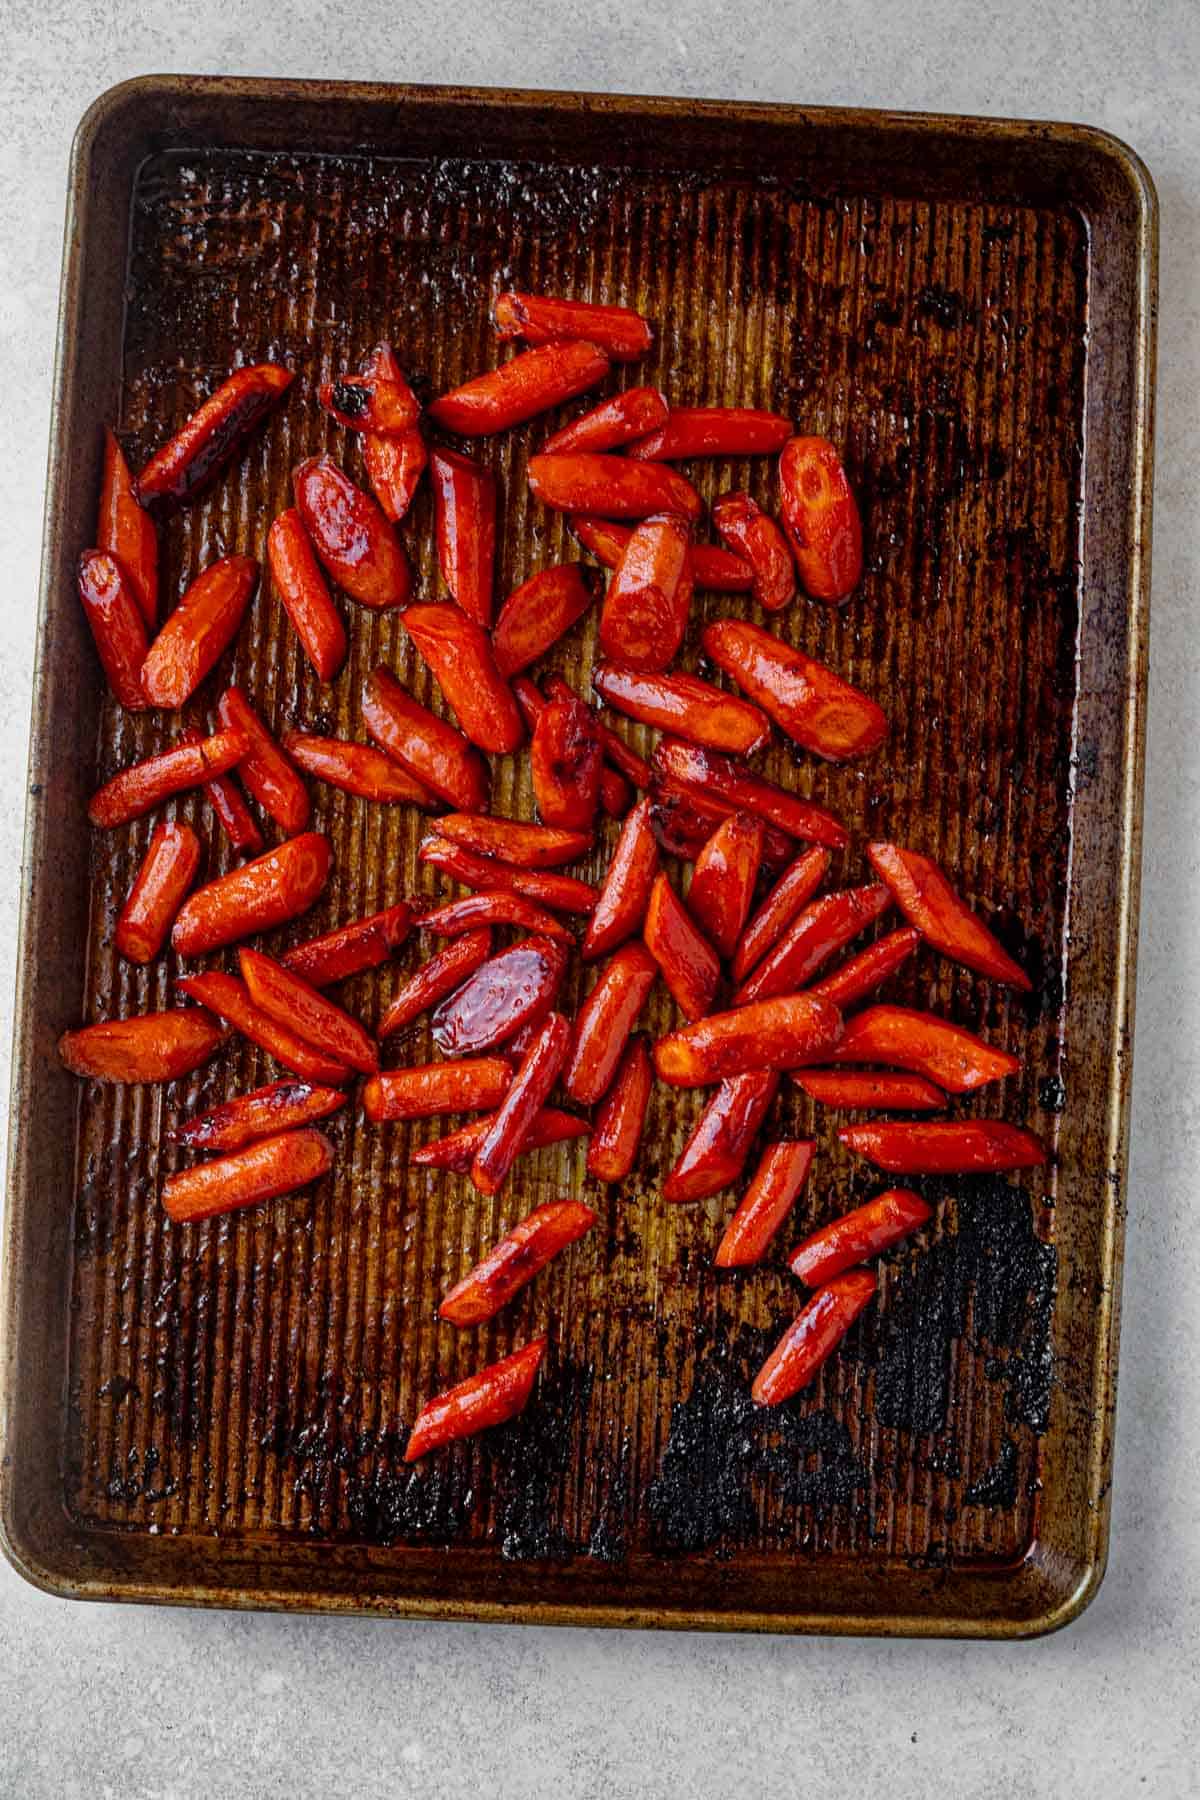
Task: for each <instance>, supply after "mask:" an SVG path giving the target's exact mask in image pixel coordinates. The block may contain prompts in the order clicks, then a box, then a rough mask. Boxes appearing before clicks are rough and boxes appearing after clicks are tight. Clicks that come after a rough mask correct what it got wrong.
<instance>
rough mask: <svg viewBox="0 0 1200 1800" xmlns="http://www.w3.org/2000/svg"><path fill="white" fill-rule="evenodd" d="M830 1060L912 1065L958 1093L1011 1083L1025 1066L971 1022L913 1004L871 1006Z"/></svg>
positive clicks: (897, 1066) (851, 1026)
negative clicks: (969, 1027)
mask: <svg viewBox="0 0 1200 1800" xmlns="http://www.w3.org/2000/svg"><path fill="white" fill-rule="evenodd" d="M830 1060H831V1061H833V1062H847V1063H883V1064H885V1065H890V1066H891V1067H892V1068H894V1069H909V1070H911V1071H912V1073H913V1074H914V1075H924V1076H925V1077H926V1078H927V1079H928V1080H930V1081H936V1082H937V1083H938V1084H939V1086H941V1087H944V1088H949V1090H950V1092H951V1093H952V1094H969V1093H973V1092H974V1090H975V1089H976V1088H979V1087H985V1086H986V1085H987V1083H988V1082H989V1081H1006V1080H1007V1079H1008V1077H1009V1076H1010V1075H1015V1074H1017V1072H1018V1071H1019V1069H1020V1067H1021V1059H1020V1057H1019V1056H1011V1055H1010V1054H1009V1052H1008V1051H1007V1050H996V1049H994V1048H993V1047H992V1045H991V1044H985V1043H984V1041H983V1039H982V1038H980V1037H976V1035H975V1033H974V1032H973V1031H968V1030H967V1028H966V1026H965V1025H956V1024H954V1022H953V1021H952V1020H951V1019H941V1018H939V1017H938V1015H937V1014H936V1013H929V1012H917V1011H916V1010H915V1009H914V1008H912V1007H909V1006H869V1007H868V1008H867V1010H866V1011H865V1012H860V1013H856V1014H855V1016H854V1018H852V1019H849V1020H847V1023H846V1031H845V1036H844V1037H843V1039H842V1041H841V1043H840V1044H839V1045H838V1047H837V1049H836V1051H835V1052H834V1053H833V1056H832V1057H831V1059H830Z"/></svg>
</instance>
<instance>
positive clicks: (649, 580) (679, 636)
mask: <svg viewBox="0 0 1200 1800" xmlns="http://www.w3.org/2000/svg"><path fill="white" fill-rule="evenodd" d="M691 605H692V559H691V533H690V530H689V528H688V524H687V521H686V520H684V519H681V518H678V517H677V516H673V515H671V514H667V513H661V514H654V515H652V516H651V517H650V518H648V519H643V520H642V522H641V524H640V525H637V526H636V527H635V528H634V530H633V532H632V534H631V536H630V539H629V542H628V543H627V544H626V546H625V548H624V550H623V551H622V552H621V560H620V562H619V563H618V564H617V566H616V568H615V569H614V570H613V576H612V580H611V581H610V582H609V584H608V592H607V593H606V594H605V596H604V605H603V607H602V608H601V611H600V638H599V641H600V649H601V652H602V653H603V654H604V655H605V656H607V657H612V658H613V659H614V660H615V661H616V662H621V663H627V664H629V666H630V667H631V668H635V669H665V668H667V667H668V666H669V665H670V663H671V662H672V661H673V660H674V658H675V656H676V654H677V652H678V650H679V646H680V644H682V642H683V639H684V634H685V632H686V631H687V623H688V614H689V613H690V611H691Z"/></svg>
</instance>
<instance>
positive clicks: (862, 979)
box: [734, 925, 921, 1012]
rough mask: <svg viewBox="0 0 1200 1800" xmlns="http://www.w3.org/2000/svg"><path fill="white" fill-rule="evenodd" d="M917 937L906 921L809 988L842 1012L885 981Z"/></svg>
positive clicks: (911, 951)
mask: <svg viewBox="0 0 1200 1800" xmlns="http://www.w3.org/2000/svg"><path fill="white" fill-rule="evenodd" d="M920 941H921V936H920V933H919V932H918V931H915V930H914V929H913V927H912V926H911V925H906V926H905V927H904V928H903V930H901V931H891V932H889V933H888V935H887V937H881V938H876V940H875V942H874V943H873V944H868V945H867V947H866V949H865V950H860V951H859V953H858V955H857V956H852V957H850V958H849V959H848V960H847V961H846V962H844V963H842V964H841V965H840V967H838V968H836V969H835V970H834V971H833V973H832V975H826V976H825V977H824V979H823V980H821V981H816V982H814V983H813V985H812V987H810V988H809V990H808V991H809V993H810V994H816V995H818V996H819V997H820V998H821V999H822V1000H832V1001H833V1004H834V1005H835V1006H840V1007H841V1009H842V1011H843V1012H844V1011H845V1010H846V1008H847V1007H849V1006H853V1004H854V1002H855V1001H856V1000H862V999H864V998H865V996H866V995H867V994H871V993H874V991H875V989H876V988H877V987H878V986H879V985H880V983H881V982H883V981H886V980H887V978H888V976H889V975H891V974H894V972H895V971H896V970H897V969H898V968H899V967H900V965H901V963H903V962H906V961H907V960H908V958H909V957H910V956H911V955H912V953H913V951H914V950H915V949H916V947H917V945H918V944H919V943H920ZM734 973H735V974H736V973H737V971H736V970H735V971H734Z"/></svg>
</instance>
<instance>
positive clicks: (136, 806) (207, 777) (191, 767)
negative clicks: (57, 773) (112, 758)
mask: <svg viewBox="0 0 1200 1800" xmlns="http://www.w3.org/2000/svg"><path fill="white" fill-rule="evenodd" d="M247 747H248V746H247V744H246V740H245V738H244V737H243V736H242V734H241V732H240V731H216V732H214V733H213V735H212V736H211V737H207V738H201V739H200V740H199V741H198V742H196V743H187V742H183V743H179V744H176V745H175V747H174V749H172V750H161V751H160V752H159V753H158V755H157V756H148V757H147V758H146V760H145V762H139V763H131V764H130V766H129V768H127V769H122V770H121V771H120V773H119V774H116V775H114V776H113V778H112V780H111V781H106V782H105V784H104V786H103V787H101V788H97V789H96V792H95V793H94V794H93V795H92V797H91V799H90V800H89V801H88V818H89V819H90V820H91V822H92V824H93V825H102V826H108V827H112V826H114V825H124V824H126V823H127V822H128V821H129V820H130V819H138V818H140V817H141V816H142V814H143V813H148V812H150V811H151V809H152V808H153V807H156V806H160V805H161V804H162V802H163V801H164V800H169V799H170V797H171V795H172V794H181V793H183V791H184V789H185V788H194V787H200V786H201V784H202V783H203V782H207V781H211V779H212V777H213V776H214V775H223V774H224V773H225V772H226V770H227V769H232V768H233V767H234V765H235V764H236V763H239V762H241V760H242V758H243V757H244V756H245V754H246V750H247Z"/></svg>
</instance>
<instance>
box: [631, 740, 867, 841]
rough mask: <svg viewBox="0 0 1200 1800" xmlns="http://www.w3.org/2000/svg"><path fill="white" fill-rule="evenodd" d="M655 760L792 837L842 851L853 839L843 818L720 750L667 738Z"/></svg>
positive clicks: (674, 776)
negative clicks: (756, 773) (721, 753)
mask: <svg viewBox="0 0 1200 1800" xmlns="http://www.w3.org/2000/svg"><path fill="white" fill-rule="evenodd" d="M653 764H654V767H655V768H657V769H659V770H661V772H662V773H663V774H664V775H665V776H666V777H667V778H668V779H669V780H672V781H677V782H679V783H681V784H682V785H683V786H684V787H690V788H696V789H698V790H699V791H700V792H701V793H702V794H705V795H706V796H707V797H709V798H710V799H717V800H723V801H725V802H726V803H727V804H728V806H729V807H730V808H731V809H732V810H740V811H742V812H750V813H757V814H758V816H759V818H761V819H765V820H766V821H767V823H768V824H769V825H775V826H777V827H778V828H779V830H780V831H785V832H787V834H788V836H789V837H795V838H806V839H811V841H812V842H813V843H815V844H824V845H826V846H827V848H829V849H830V850H841V849H842V848H843V847H844V846H845V844H846V843H847V842H848V841H849V839H848V834H847V832H846V828H845V826H844V825H843V824H842V822H841V820H840V819H836V818H834V816H833V814H832V813H830V812H826V811H825V808H824V807H822V806H816V805H814V804H813V802H812V801H811V800H801V799H800V798H799V797H798V795H796V794H791V793H788V792H787V791H786V789H784V788H781V787H776V785H775V783H774V782H773V781H765V780H763V779H762V777H761V776H756V775H750V774H748V773H747V772H746V771H745V770H744V769H740V768H739V767H738V766H737V764H736V763H733V762H731V761H730V760H729V758H728V757H725V756H721V755H719V754H718V752H717V751H715V750H702V749H700V748H699V746H698V745H695V744H681V743H679V742H678V741H677V740H675V739H672V738H664V739H663V740H662V742H661V743H659V744H658V746H657V748H656V749H655V752H654V757H653Z"/></svg>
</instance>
